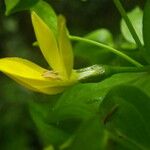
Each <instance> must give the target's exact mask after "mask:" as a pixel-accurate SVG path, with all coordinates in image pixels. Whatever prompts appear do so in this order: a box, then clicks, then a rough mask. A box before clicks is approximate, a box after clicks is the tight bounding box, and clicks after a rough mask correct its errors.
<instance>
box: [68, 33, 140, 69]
mask: <svg viewBox="0 0 150 150" xmlns="http://www.w3.org/2000/svg"><path fill="white" fill-rule="evenodd" d="M69 38H70V39H71V40H74V41H82V42H86V43H89V44H93V45H96V46H98V47H101V48H105V49H107V50H109V51H110V52H112V53H114V54H116V55H118V56H120V57H122V58H124V59H125V60H127V61H128V62H130V63H132V64H133V65H135V66H136V67H142V65H141V64H140V63H139V62H137V61H136V60H134V59H132V58H131V57H129V56H128V55H126V54H124V53H122V52H120V51H119V50H117V49H114V48H112V47H110V46H108V45H105V44H102V43H99V42H96V41H93V40H90V39H86V38H82V37H78V36H71V35H69Z"/></svg>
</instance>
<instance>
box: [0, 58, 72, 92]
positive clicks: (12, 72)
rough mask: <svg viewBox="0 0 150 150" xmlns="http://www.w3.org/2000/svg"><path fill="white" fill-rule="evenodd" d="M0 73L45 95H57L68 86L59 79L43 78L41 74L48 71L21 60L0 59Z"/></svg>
mask: <svg viewBox="0 0 150 150" xmlns="http://www.w3.org/2000/svg"><path fill="white" fill-rule="evenodd" d="M0 71H1V72H3V73H5V74H6V75H8V76H9V77H11V78H12V79H14V80H15V81H17V82H18V83H20V84H21V85H23V86H25V87H27V88H29V89H31V90H34V91H39V92H43V93H47V94H55V93H59V92H61V91H62V90H63V89H64V86H68V84H69V83H67V82H63V81H61V80H60V79H55V78H45V77H44V76H43V73H45V72H47V71H48V70H46V69H43V68H41V67H40V66H38V65H36V64H34V63H32V62H30V61H28V60H25V59H21V58H3V59H0Z"/></svg>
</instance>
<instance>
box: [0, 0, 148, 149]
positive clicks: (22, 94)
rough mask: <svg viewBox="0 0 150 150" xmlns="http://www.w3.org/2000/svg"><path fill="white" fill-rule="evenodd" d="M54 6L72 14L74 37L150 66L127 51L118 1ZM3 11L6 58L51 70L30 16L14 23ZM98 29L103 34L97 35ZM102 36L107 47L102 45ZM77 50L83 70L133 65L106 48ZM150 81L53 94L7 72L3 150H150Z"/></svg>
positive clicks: (127, 80) (113, 80) (0, 101)
mask: <svg viewBox="0 0 150 150" xmlns="http://www.w3.org/2000/svg"><path fill="white" fill-rule="evenodd" d="M47 2H49V3H50V4H51V6H53V8H54V9H55V10H56V12H57V13H62V14H63V15H65V17H66V19H67V25H68V28H69V31H70V33H71V34H75V35H80V36H85V35H86V36H87V37H89V38H91V39H94V40H97V41H100V42H104V43H107V44H109V45H111V46H116V47H118V48H120V49H121V50H122V51H125V52H126V53H127V54H129V55H130V56H132V57H134V58H136V59H137V60H139V61H140V62H141V63H143V64H146V61H145V60H144V59H143V57H141V54H139V53H138V52H137V51H134V50H133V51H132V50H131V51H130V50H126V49H127V48H122V47H121V46H120V43H126V42H127V41H125V39H124V38H123V37H122V35H121V33H120V30H119V28H120V19H121V17H120V15H119V13H118V11H117V9H116V8H115V6H114V4H113V2H112V1H111V0H87V1H80V0H71V1H70V0H58V1H56V0H49V1H48V0H47ZM123 2H124V7H125V8H126V10H128V11H129V10H131V9H133V8H134V7H135V6H137V5H138V6H140V7H141V8H143V6H144V4H145V2H144V1H142V0H139V1H136V0H133V1H132V2H131V1H123ZM0 10H1V11H0V57H1V58H2V57H6V56H7V57H8V56H10V57H11V56H17V57H22V58H26V59H29V60H32V61H34V62H36V63H37V64H40V65H42V66H47V64H46V62H45V61H44V59H43V57H42V56H41V52H40V51H39V50H38V48H35V47H32V43H33V42H34V41H35V37H34V32H33V28H32V25H31V20H30V14H29V13H28V12H27V11H23V12H19V13H14V14H12V15H10V16H8V17H6V16H5V15H4V14H5V6H4V2H3V1H1V2H0ZM102 28H107V29H108V30H109V31H110V32H109V31H108V30H106V29H102ZM97 29H98V30H97ZM93 30H96V31H97V32H94V33H93V34H92V33H91V34H89V32H92V31H93ZM87 34H88V35H87ZM101 34H102V35H103V37H106V38H105V39H104V41H102V40H103V39H99V37H100V35H101ZM73 45H74V53H75V68H81V67H83V66H88V65H92V64H95V63H99V64H101V63H102V64H112V65H122V66H124V65H129V64H128V63H127V62H125V61H123V60H122V59H120V58H118V57H117V56H115V55H114V54H112V53H109V52H107V51H105V50H103V49H101V51H99V49H98V48H97V47H93V46H89V45H85V44H82V43H78V44H76V43H73ZM147 45H148V44H147ZM91 49H92V51H93V50H95V54H94V53H93V54H91V51H90V50H91ZM128 49H130V48H128ZM134 49H136V48H134ZM83 51H84V52H83ZM149 81H150V76H149V74H148V73H124V74H116V75H113V76H112V77H110V78H108V79H105V80H103V81H101V82H99V83H88V84H78V85H75V86H73V87H72V88H70V89H69V90H67V91H66V92H64V93H63V94H60V95H57V96H47V95H43V94H39V93H33V92H31V91H28V90H27V89H24V88H23V87H21V86H19V85H18V84H16V83H15V82H14V81H12V80H11V79H9V78H7V77H6V76H4V75H3V74H2V73H0V149H2V150H10V149H11V150H20V149H21V150H23V149H24V150H27V149H28V150H34V149H35V150H38V149H39V150H40V149H43V148H44V147H46V146H49V144H52V145H54V146H55V148H56V149H58V148H60V149H62V150H63V149H64V150H80V149H81V150H83V149H86V150H99V149H102V150H103V149H104V150H105V149H109V150H112V149H115V150H120V149H122V150H123V149H124V150H128V149H129V150H130V149H131V150H133V149H135V150H138V149H139V150H148V149H149V147H150V144H149V139H150V129H149V128H150V123H149V114H150V98H149V97H150V93H149V91H150V83H149ZM114 87H115V88H114ZM102 100H103V101H102ZM101 102H102V104H101V105H100V103H101ZM111 116H112V117H111ZM105 125H106V126H105Z"/></svg>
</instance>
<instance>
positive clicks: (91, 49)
mask: <svg viewBox="0 0 150 150" xmlns="http://www.w3.org/2000/svg"><path fill="white" fill-rule="evenodd" d="M85 38H87V39H91V40H94V41H97V42H102V43H104V44H107V45H110V46H114V43H113V37H112V34H111V33H110V32H109V31H108V30H107V29H98V30H95V31H93V32H91V33H89V34H88V35H86V36H85ZM74 52H75V55H76V56H77V57H78V58H79V61H81V62H82V61H83V60H85V63H88V64H90V65H91V64H96V63H99V64H101V63H102V64H108V63H109V62H110V61H111V60H112V56H113V54H112V53H110V52H108V51H107V50H105V49H102V48H98V47H97V46H93V45H89V44H87V43H83V42H78V43H77V44H76V45H75V48H74Z"/></svg>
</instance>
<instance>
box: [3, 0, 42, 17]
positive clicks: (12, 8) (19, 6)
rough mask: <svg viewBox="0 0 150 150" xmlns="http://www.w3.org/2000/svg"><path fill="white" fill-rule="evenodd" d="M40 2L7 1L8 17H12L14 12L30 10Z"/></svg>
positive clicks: (35, 0) (32, 0)
mask: <svg viewBox="0 0 150 150" xmlns="http://www.w3.org/2000/svg"><path fill="white" fill-rule="evenodd" d="M38 1H40V0H13V1H12V0H5V4H6V15H10V14H12V13H14V12H17V11H21V10H28V9H30V8H31V7H32V6H34V5H35V4H36V3H37V2H38Z"/></svg>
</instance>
